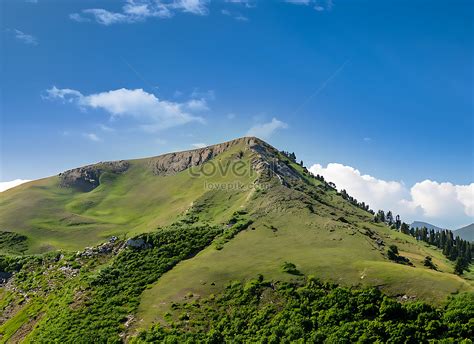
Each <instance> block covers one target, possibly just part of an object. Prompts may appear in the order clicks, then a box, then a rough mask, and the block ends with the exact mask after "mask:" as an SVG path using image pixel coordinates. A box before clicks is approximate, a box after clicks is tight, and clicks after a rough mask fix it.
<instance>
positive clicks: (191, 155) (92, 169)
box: [59, 137, 298, 192]
mask: <svg viewBox="0 0 474 344" xmlns="http://www.w3.org/2000/svg"><path fill="white" fill-rule="evenodd" d="M237 145H240V146H242V147H245V149H250V150H252V151H253V152H254V153H255V154H254V155H255V156H254V157H253V159H252V161H251V163H252V167H253V168H254V170H255V171H257V172H259V173H263V174H265V175H267V176H268V177H270V176H277V177H278V178H279V180H280V182H281V183H285V180H287V179H288V178H297V177H298V173H297V172H296V171H294V170H293V169H292V168H291V167H290V166H289V165H288V164H286V163H285V162H283V161H282V160H281V159H279V157H278V155H279V152H278V150H276V149H275V148H274V147H272V146H270V145H269V144H268V143H266V142H264V141H262V140H260V139H258V138H256V137H243V138H239V139H236V140H232V141H228V142H224V143H220V144H217V145H213V146H209V147H204V148H199V149H193V150H189V151H184V152H175V153H169V154H164V155H160V156H157V157H153V158H148V159H145V164H146V166H147V167H148V168H149V169H150V170H151V171H152V173H153V174H154V175H157V176H168V175H174V174H176V173H179V172H181V171H184V170H186V169H188V168H190V167H195V166H199V165H202V164H204V163H205V162H207V161H209V160H211V159H213V158H215V157H216V156H218V155H219V154H221V153H223V152H225V151H227V150H229V149H231V148H232V147H235V146H237ZM129 166H130V163H129V162H128V161H125V160H121V161H111V162H101V163H98V164H94V165H87V166H83V167H79V168H75V169H72V170H68V171H65V172H63V173H60V174H59V177H60V186H61V187H72V188H75V189H77V190H80V191H83V192H88V191H91V190H93V189H95V188H96V187H98V186H99V185H100V176H101V175H102V174H103V173H104V172H110V173H123V172H125V171H127V169H128V168H129Z"/></svg>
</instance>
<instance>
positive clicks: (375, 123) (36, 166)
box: [0, 0, 474, 226]
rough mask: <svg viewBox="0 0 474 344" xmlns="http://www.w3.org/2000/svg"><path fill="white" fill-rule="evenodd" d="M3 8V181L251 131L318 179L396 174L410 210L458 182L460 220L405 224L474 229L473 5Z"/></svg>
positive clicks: (182, 0)
mask: <svg viewBox="0 0 474 344" xmlns="http://www.w3.org/2000/svg"><path fill="white" fill-rule="evenodd" d="M0 6H1V12H2V14H1V15H2V18H1V35H2V36H1V45H2V47H1V48H2V49H1V50H2V53H1V80H0V82H1V90H2V96H1V117H2V122H1V125H2V127H1V136H2V147H1V165H2V168H1V175H0V180H1V181H10V180H13V179H18V178H19V179H36V178H40V177H44V176H48V175H53V174H56V173H58V172H60V171H62V170H65V169H67V168H72V167H76V166H78V165H83V164H87V163H92V162H96V161H104V160H114V159H126V158H134V157H143V156H153V155H158V154H161V153H164V152H168V151H172V150H183V149H190V148H192V147H194V146H199V145H201V144H212V143H218V142H221V141H225V140H229V139H232V138H235V137H240V136H244V135H246V134H248V133H253V134H257V135H259V136H262V138H264V139H266V140H267V141H268V142H270V143H271V144H273V145H275V146H276V147H278V148H280V149H285V150H290V151H295V152H296V153H297V156H298V158H300V159H303V160H304V161H305V163H306V165H308V166H312V165H314V164H320V165H321V167H320V168H319V169H318V171H321V172H324V173H329V171H330V170H331V169H330V168H328V164H329V163H339V164H341V166H345V167H353V168H355V169H357V170H358V171H360V175H370V176H374V178H376V180H381V181H395V182H397V183H398V184H400V185H401V187H402V188H405V189H406V190H405V191H406V192H405V191H404V194H403V195H402V196H400V195H398V194H397V196H396V197H399V198H400V197H401V198H403V199H405V200H406V201H407V202H414V201H415V198H416V197H415V198H413V190H412V187H413V186H414V185H416V183H421V182H423V181H426V180H430V181H433V182H436V183H437V189H436V190H438V189H439V190H440V192H441V194H442V195H444V194H445V193H446V192H445V191H446V190H445V188H444V187H443V184H441V183H443V182H449V183H451V186H449V185H448V189H449V190H447V192H448V193H450V195H451V196H452V195H454V196H452V197H454V201H453V202H455V203H456V202H458V203H459V204H457V203H456V206H457V207H458V209H459V214H458V215H456V218H452V216H451V217H449V218H448V216H446V215H443V216H438V217H434V218H433V217H430V216H428V217H427V214H432V213H430V211H427V209H428V208H429V206H425V205H424V204H421V203H422V202H421V201H420V202H418V201H417V202H418V203H420V204H415V205H414V206H415V207H417V206H419V207H421V208H423V209H422V210H421V211H419V212H418V213H413V214H411V215H408V213H407V216H417V217H422V218H424V219H429V220H430V219H433V220H436V221H438V222H443V223H446V226H448V225H450V226H451V225H453V226H454V225H462V224H466V223H469V222H472V216H473V215H474V210H473V209H472V208H474V205H473V204H472V203H474V201H473V195H472V192H473V190H474V185H472V184H471V183H472V182H473V179H474V157H473V147H474V139H473V126H474V124H473V121H474V119H473V118H474V116H473V109H474V106H473V105H474V104H473V49H474V48H473V37H474V35H473V34H474V32H473V31H474V29H473V25H472V22H473V19H474V18H473V16H474V15H473V13H474V11H473V10H474V5H473V2H472V1H454V2H450V3H446V2H445V1H439V2H437V1H383V2H380V1H337V0H334V1H329V0H322V1H311V0H308V1H289V2H284V1H281V2H276V1H218V2H207V1H199V0H174V1H173V0H170V1H162V2H160V1H155V0H143V1H134V2H133V1H129V2H127V1H46V0H37V1H20V0H16V1H11V0H5V1H2V3H1V5H0ZM333 167H334V166H333ZM316 168H318V167H316ZM339 172H340V171H339ZM346 172H347V171H346ZM335 173H338V172H335ZM339 174H340V173H339ZM349 174H350V173H349ZM336 179H337V178H336ZM346 179H347V178H346ZM349 179H350V178H349ZM362 180H367V178H365V179H364V178H362ZM341 183H342V185H344V186H346V185H345V181H344V180H342V181H340V184H341ZM471 185H472V187H471ZM462 186H467V187H468V188H467V189H465V188H464V189H462V192H461V191H459V190H460V189H459V188H458V187H462ZM346 187H347V188H348V189H349V191H351V190H350V187H351V184H350V183H349V184H347V186H346ZM380 190H382V191H381V192H382V193H385V192H386V190H385V189H383V188H382V189H380ZM453 190H454V191H453ZM356 192H357V191H356ZM461 194H462V195H461ZM460 195H461V196H460ZM466 195H467V196H466ZM356 197H357V195H356ZM359 197H368V198H370V194H369V195H366V194H364V193H362V194H360V193H359ZM396 197H395V198H396ZM466 199H467V200H466ZM444 201H446V199H444ZM374 202H375V204H377V205H381V206H385V205H386V204H387V205H389V206H390V205H391V203H384V202H382V201H380V200H379V199H373V200H372V203H374ZM440 202H441V201H440ZM415 203H416V202H415ZM426 207H428V208H426ZM401 212H403V211H402V210H401ZM437 214H438V215H439V212H438V213H437Z"/></svg>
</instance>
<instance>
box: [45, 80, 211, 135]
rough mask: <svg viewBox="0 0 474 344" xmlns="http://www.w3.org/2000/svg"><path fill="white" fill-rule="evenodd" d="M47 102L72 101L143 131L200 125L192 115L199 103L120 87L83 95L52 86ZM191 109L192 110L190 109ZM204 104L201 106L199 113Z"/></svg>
mask: <svg viewBox="0 0 474 344" xmlns="http://www.w3.org/2000/svg"><path fill="white" fill-rule="evenodd" d="M46 93H47V96H46V97H45V98H48V99H60V100H62V101H64V102H71V103H72V102H73V103H75V104H77V105H78V106H79V107H80V108H81V109H87V108H92V109H101V110H104V111H106V112H107V113H109V114H110V115H111V116H112V119H117V118H124V117H126V118H131V119H134V120H136V121H137V122H139V124H140V127H141V128H142V129H144V130H146V131H150V132H153V131H157V130H160V129H166V128H170V127H174V126H178V125H183V124H186V123H189V122H203V121H204V120H203V119H202V118H201V117H198V116H195V115H193V114H192V112H193V111H196V109H197V108H199V106H198V104H196V103H192V105H191V107H190V106H189V102H186V103H177V102H171V101H167V100H160V99H159V98H157V97H156V96H155V95H154V94H151V93H148V92H146V91H144V90H143V89H134V90H129V89H126V88H121V89H117V90H112V91H106V92H100V93H95V94H90V95H83V94H82V93H81V92H79V91H77V90H73V89H68V88H65V89H58V88H56V87H55V86H53V87H52V88H51V89H49V90H47V91H46ZM193 107H194V108H193ZM202 107H203V104H200V110H202Z"/></svg>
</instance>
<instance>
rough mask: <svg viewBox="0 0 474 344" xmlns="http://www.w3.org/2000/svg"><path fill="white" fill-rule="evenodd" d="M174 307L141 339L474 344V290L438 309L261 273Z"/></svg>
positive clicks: (371, 292) (366, 291) (369, 292)
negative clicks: (162, 322) (268, 277)
mask: <svg viewBox="0 0 474 344" xmlns="http://www.w3.org/2000/svg"><path fill="white" fill-rule="evenodd" d="M173 308H174V310H173V312H172V313H168V315H167V320H168V325H167V326H163V325H157V326H155V327H153V328H152V329H151V330H149V331H145V332H142V333H140V334H139V335H138V337H137V338H136V340H135V341H134V342H136V343H147V342H166V343H177V344H178V343H202V342H205V343H223V342H228V343H230V342H232V343H249V342H252V343H255V342H258V343H290V342H301V343H303V342H309V343H323V342H327V343H355V342H357V343H376V342H378V343H427V342H429V341H431V340H434V339H436V340H443V342H444V343H472V341H471V339H472V338H474V326H473V325H474V295H473V294H461V295H458V296H456V297H453V298H451V299H450V300H449V302H448V304H447V305H446V306H445V307H442V308H435V307H433V306H430V305H428V304H425V303H423V302H406V303H400V302H398V301H396V300H393V299H391V298H388V297H386V296H384V295H383V294H382V293H380V291H379V290H377V289H374V288H370V289H349V288H343V287H338V286H336V285H334V284H330V283H321V282H319V281H318V280H316V279H314V278H308V279H307V281H306V283H305V284H302V285H300V284H295V283H273V282H270V281H264V280H263V278H262V276H260V278H258V279H254V280H250V281H248V282H247V283H246V284H241V283H238V282H237V283H233V284H231V285H229V286H227V288H226V289H225V291H224V292H223V293H222V294H219V295H218V296H212V297H210V298H207V299H203V300H200V301H197V302H192V303H188V304H179V305H178V304H176V305H174V307H173Z"/></svg>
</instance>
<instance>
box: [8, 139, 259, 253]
mask: <svg viewBox="0 0 474 344" xmlns="http://www.w3.org/2000/svg"><path fill="white" fill-rule="evenodd" d="M241 151H242V152H243V153H244V155H243V156H242V157H241V158H239V159H238V160H236V158H235V155H236V154H237V153H240V152H241ZM253 154H254V153H253V152H251V151H250V150H249V148H248V146H246V145H244V143H243V141H242V142H237V143H236V144H235V145H233V146H232V147H231V148H229V149H228V150H226V151H225V152H223V153H222V154H219V155H218V156H217V157H215V158H214V159H213V160H212V162H211V161H208V163H207V164H206V163H205V164H203V165H200V166H195V167H193V170H196V171H195V173H193V174H190V171H189V170H185V171H181V172H179V173H176V174H173V175H155V174H154V173H153V171H152V170H151V168H150V166H149V165H150V162H152V161H153V158H150V159H140V160H132V161H129V163H130V167H129V168H128V170H127V171H126V172H124V173H120V174H115V173H110V172H105V173H103V174H102V175H101V176H100V185H99V186H98V187H97V188H95V189H93V190H92V191H89V192H82V191H78V190H75V189H74V188H67V187H61V186H60V180H59V177H58V176H55V177H51V178H45V179H41V180H37V181H33V182H30V183H27V184H23V185H20V186H18V187H16V188H13V189H11V190H7V191H6V192H3V193H1V194H0V230H2V231H10V232H16V233H20V234H23V235H25V236H26V237H27V238H28V243H29V249H28V251H27V252H28V253H40V252H45V251H51V250H54V249H67V250H80V249H83V248H84V247H86V246H92V245H97V244H99V243H100V242H103V241H105V240H106V239H107V238H109V237H110V236H112V235H115V236H121V235H125V236H132V235H134V234H138V233H143V232H147V231H151V230H154V229H156V228H157V227H158V226H162V225H167V224H170V223H172V222H174V221H175V219H176V217H177V216H178V215H179V214H181V213H183V212H184V211H186V210H187V209H188V208H190V206H191V205H192V204H193V202H197V201H204V200H209V201H210V202H215V206H213V207H208V208H209V209H210V208H212V209H211V210H210V212H209V213H208V214H205V215H206V216H207V217H208V219H209V221H211V222H216V223H218V222H219V221H221V220H222V219H223V218H225V217H228V216H230V215H231V214H232V212H233V211H235V210H236V209H238V208H239V207H240V205H241V204H242V203H243V202H245V199H246V195H247V194H248V193H249V192H251V190H250V189H246V190H231V191H220V192H216V191H215V190H209V189H206V187H205V183H207V182H213V183H234V182H235V183H237V182H240V183H243V184H245V185H249V184H251V183H252V182H253V180H252V178H253V179H254V176H253V175H252V174H251V173H245V174H243V175H240V174H238V175H237V174H235V173H232V171H220V170H216V173H213V174H212V175H210V176H207V174H206V175H202V174H201V175H199V177H195V176H194V175H197V174H199V171H200V170H204V171H206V168H209V167H207V166H208V165H210V166H211V164H219V165H222V166H226V165H227V164H230V163H231V162H236V161H239V162H240V163H242V164H245V166H244V165H243V166H244V167H242V168H243V169H244V170H245V169H246V170H248V169H249V167H248V164H249V161H250V159H251V156H252V155H253ZM212 166H213V165H212ZM212 166H211V168H212ZM221 201H222V202H221ZM224 201H225V202H224ZM0 250H1V247H0Z"/></svg>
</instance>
